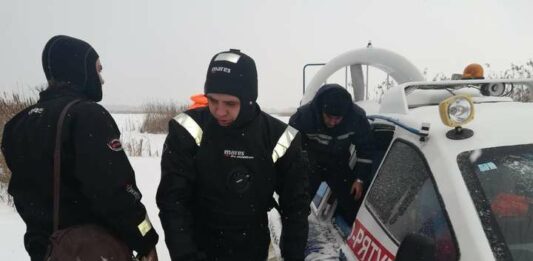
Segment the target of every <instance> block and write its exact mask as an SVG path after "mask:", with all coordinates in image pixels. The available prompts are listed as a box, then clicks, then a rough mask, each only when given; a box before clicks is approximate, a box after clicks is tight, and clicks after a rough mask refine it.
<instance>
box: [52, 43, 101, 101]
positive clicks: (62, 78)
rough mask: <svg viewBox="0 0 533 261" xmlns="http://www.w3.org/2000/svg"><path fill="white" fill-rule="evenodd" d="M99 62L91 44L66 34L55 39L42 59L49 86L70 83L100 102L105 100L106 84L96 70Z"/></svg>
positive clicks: (74, 87)
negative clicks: (104, 90)
mask: <svg viewBox="0 0 533 261" xmlns="http://www.w3.org/2000/svg"><path fill="white" fill-rule="evenodd" d="M96 60H98V53H96V51H95V50H94V49H93V48H92V47H91V45H90V44H88V43H86V42H84V41H82V40H79V39H76V38H73V37H69V36H65V35H58V36H54V37H52V38H51V39H50V40H49V41H48V42H47V43H46V46H45V47H44V50H43V56H42V62H43V69H44V73H45V75H46V79H47V80H48V82H49V83H57V84H66V85H67V86H68V87H70V88H73V89H76V90H78V91H80V92H82V93H83V94H85V95H86V96H87V98H89V99H91V100H92V101H95V102H98V101H101V100H102V83H101V82H100V78H99V77H98V73H97V71H96Z"/></svg>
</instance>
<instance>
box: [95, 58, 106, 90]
mask: <svg viewBox="0 0 533 261" xmlns="http://www.w3.org/2000/svg"><path fill="white" fill-rule="evenodd" d="M102 69H103V67H102V63H101V62H100V58H98V59H97V60H96V73H98V78H99V79H100V83H101V84H102V85H104V78H102Z"/></svg>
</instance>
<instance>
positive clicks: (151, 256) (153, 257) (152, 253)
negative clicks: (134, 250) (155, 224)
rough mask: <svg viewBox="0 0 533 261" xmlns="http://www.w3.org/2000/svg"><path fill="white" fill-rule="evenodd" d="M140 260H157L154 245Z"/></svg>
mask: <svg viewBox="0 0 533 261" xmlns="http://www.w3.org/2000/svg"><path fill="white" fill-rule="evenodd" d="M141 261H157V251H156V250H155V246H154V248H152V250H150V252H149V253H148V255H146V256H143V257H141Z"/></svg>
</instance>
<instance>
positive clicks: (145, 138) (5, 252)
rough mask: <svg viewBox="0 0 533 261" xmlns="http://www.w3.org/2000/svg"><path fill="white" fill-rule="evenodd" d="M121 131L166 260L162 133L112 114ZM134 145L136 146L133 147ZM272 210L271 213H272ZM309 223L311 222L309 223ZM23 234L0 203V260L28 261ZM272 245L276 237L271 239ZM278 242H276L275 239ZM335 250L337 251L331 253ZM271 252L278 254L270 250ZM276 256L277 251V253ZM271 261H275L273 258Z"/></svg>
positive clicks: (138, 117) (317, 235)
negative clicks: (158, 197) (159, 201)
mask: <svg viewBox="0 0 533 261" xmlns="http://www.w3.org/2000/svg"><path fill="white" fill-rule="evenodd" d="M113 117H114V118H115V120H116V122H117V124H118V126H119V128H120V130H121V132H122V137H121V139H122V141H123V146H124V147H127V146H128V144H131V146H134V147H135V146H136V147H139V146H140V145H138V144H139V143H140V142H142V144H143V145H142V154H141V155H142V156H139V157H132V156H130V162H131V164H132V166H133V169H134V170H135V174H136V178H137V184H138V186H139V188H140V190H141V192H142V194H143V199H142V202H143V203H144V204H145V206H146V208H147V209H148V213H149V216H150V219H151V221H152V223H153V225H154V227H155V229H156V230H157V231H158V233H159V235H160V241H159V243H158V245H157V251H158V254H159V260H161V261H166V260H170V257H169V256H168V250H167V248H166V245H165V243H164V235H163V230H162V228H161V223H160V222H159V217H158V208H157V206H156V203H155V194H156V190H157V186H158V185H159V179H160V173H161V172H160V165H159V164H160V155H161V149H162V148H163V142H164V139H165V137H166V135H164V134H145V133H140V132H139V128H140V125H141V123H142V119H143V117H144V114H113ZM278 118H279V119H280V120H282V121H284V122H287V121H288V117H278ZM134 144H137V145H134ZM274 211H275V210H274ZM269 216H270V218H271V219H273V218H276V217H277V213H273V211H271V213H269ZM311 223H313V220H311ZM271 230H272V231H277V233H279V232H280V227H279V225H276V224H272V226H271ZM24 232H25V224H24V223H23V222H22V219H20V217H19V216H18V214H17V212H16V210H15V209H14V208H13V207H10V206H8V205H7V204H6V203H5V202H0V247H1V250H2V251H0V260H28V259H29V257H28V255H27V253H26V251H25V250H24V244H23V236H24ZM310 234H312V235H313V238H314V239H315V241H316V242H325V241H327V240H328V238H329V237H331V235H328V234H327V231H326V230H325V229H323V228H320V227H314V228H312V229H311V231H310ZM273 239H274V240H273V241H274V242H275V241H276V238H273ZM278 240H279V239H278ZM313 249H314V250H316V251H312V252H315V253H314V254H312V253H311V255H310V257H311V256H314V257H316V255H317V254H320V256H322V257H325V256H329V257H330V258H332V259H330V258H328V259H326V260H336V259H338V246H336V245H335V244H325V245H324V244H321V247H320V248H318V249H315V248H313ZM335 249H337V250H335ZM273 251H274V252H276V251H279V249H277V248H276V247H274V250H273ZM278 253H279V252H278ZM274 260H275V259H274ZM308 260H323V258H319V259H315V258H308Z"/></svg>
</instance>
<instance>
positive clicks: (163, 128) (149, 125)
mask: <svg viewBox="0 0 533 261" xmlns="http://www.w3.org/2000/svg"><path fill="white" fill-rule="evenodd" d="M186 109H187V106H185V105H181V106H178V105H176V104H174V103H172V102H167V103H164V102H150V103H146V104H145V105H143V111H144V112H145V113H146V116H145V118H144V121H143V123H142V126H141V132H143V133H155V134H158V133H167V132H168V122H169V121H170V119H172V118H174V117H175V116H176V115H178V113H180V112H182V111H184V110H186Z"/></svg>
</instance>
